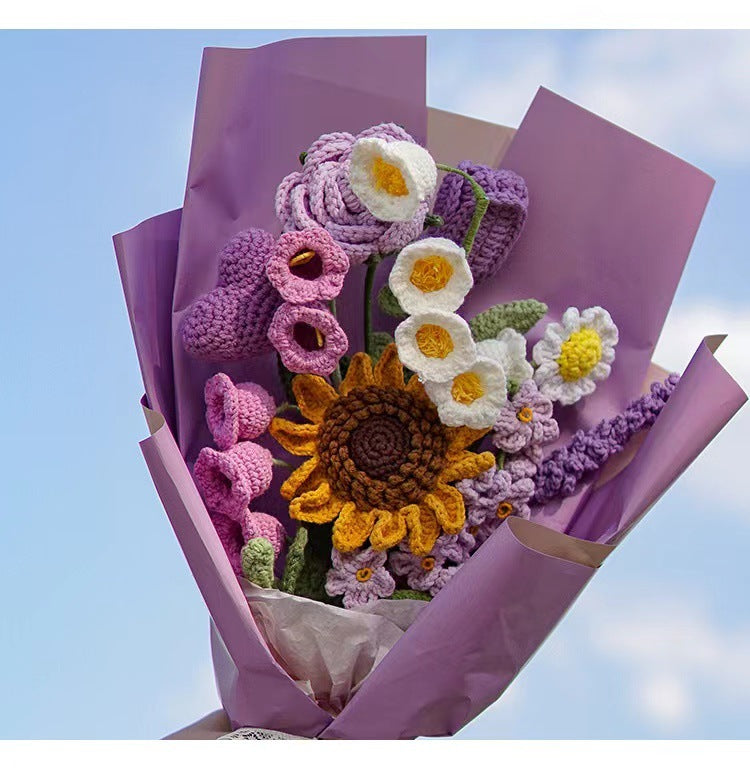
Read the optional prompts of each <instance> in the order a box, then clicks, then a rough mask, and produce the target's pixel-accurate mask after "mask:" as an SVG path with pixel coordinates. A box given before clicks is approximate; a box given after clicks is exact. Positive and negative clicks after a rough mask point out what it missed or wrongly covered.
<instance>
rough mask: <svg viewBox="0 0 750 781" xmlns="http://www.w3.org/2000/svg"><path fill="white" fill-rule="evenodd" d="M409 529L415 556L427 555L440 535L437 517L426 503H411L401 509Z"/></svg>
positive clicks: (410, 543) (400, 512)
mask: <svg viewBox="0 0 750 781" xmlns="http://www.w3.org/2000/svg"><path fill="white" fill-rule="evenodd" d="M399 515H401V516H402V517H403V518H404V521H405V522H406V527H407V528H408V530H409V547H410V548H411V552H412V553H413V554H414V555H415V556H426V555H427V554H428V553H429V552H430V551H431V550H432V548H433V546H434V545H435V542H436V541H437V538H438V537H439V536H440V526H439V525H438V521H437V517H436V516H435V513H434V512H432V510H431V509H430V508H429V507H427V506H426V505H422V506H418V505H416V504H410V505H409V506H408V507H403V508H402V509H401V510H399Z"/></svg>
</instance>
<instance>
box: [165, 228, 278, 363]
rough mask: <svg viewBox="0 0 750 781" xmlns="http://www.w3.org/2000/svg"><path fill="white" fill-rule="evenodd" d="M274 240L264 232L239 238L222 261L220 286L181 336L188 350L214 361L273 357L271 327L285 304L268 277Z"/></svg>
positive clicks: (196, 307)
mask: <svg viewBox="0 0 750 781" xmlns="http://www.w3.org/2000/svg"><path fill="white" fill-rule="evenodd" d="M273 247H274V238H273V236H271V234H270V233H267V232H266V231H264V230H261V229H260V228H251V229H250V230H248V231H243V232H242V233H238V234H237V235H236V236H235V237H234V238H232V240H231V241H230V242H229V243H228V244H227V245H226V246H225V247H224V249H223V250H222V251H221V254H220V255H219V280H218V283H217V286H216V287H215V288H214V289H213V290H212V291H211V292H209V293H206V294H205V295H203V296H201V297H200V298H199V299H197V300H196V301H195V302H194V303H193V305H192V306H191V307H190V309H189V310H188V311H187V314H186V315H185V318H184V320H183V321H182V324H181V327H180V331H181V336H182V343H183V345H184V347H185V350H186V351H187V352H189V353H190V354H191V355H195V356H197V357H199V358H204V359H206V360H211V361H235V360H240V359H245V358H252V357H254V356H256V355H263V354H264V353H268V352H271V349H272V347H271V343H270V342H269V341H268V336H267V333H268V326H269V324H270V322H271V318H272V317H273V313H274V312H275V311H276V308H277V307H278V306H279V304H280V303H281V298H280V296H279V294H278V293H277V292H276V291H275V290H274V288H273V286H272V285H271V283H270V281H269V280H268V277H267V276H266V272H265V269H266V263H267V261H268V257H269V255H270V254H271V252H272V250H273Z"/></svg>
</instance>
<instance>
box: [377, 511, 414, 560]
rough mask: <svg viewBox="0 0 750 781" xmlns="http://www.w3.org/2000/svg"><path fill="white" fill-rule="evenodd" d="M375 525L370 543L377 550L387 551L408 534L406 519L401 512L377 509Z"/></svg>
mask: <svg viewBox="0 0 750 781" xmlns="http://www.w3.org/2000/svg"><path fill="white" fill-rule="evenodd" d="M374 512H375V513H376V515H375V517H376V520H375V526H374V527H373V530H372V534H371V535H370V544H371V545H372V547H373V548H374V549H375V550H379V551H385V550H388V549H389V548H393V547H395V546H396V545H398V544H399V543H400V542H401V540H403V539H404V537H405V536H406V519H405V518H404V516H403V515H402V514H401V513H399V512H395V513H392V512H389V511H388V510H375V511H374Z"/></svg>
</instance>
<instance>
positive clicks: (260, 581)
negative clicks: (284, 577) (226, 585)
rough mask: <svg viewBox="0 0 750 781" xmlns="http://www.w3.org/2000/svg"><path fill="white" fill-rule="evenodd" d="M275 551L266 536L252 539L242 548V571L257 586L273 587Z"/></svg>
mask: <svg viewBox="0 0 750 781" xmlns="http://www.w3.org/2000/svg"><path fill="white" fill-rule="evenodd" d="M273 562H274V552H273V546H272V545H271V543H270V542H269V541H268V540H267V539H265V537H256V538H255V539H253V540H250V541H249V542H248V543H247V544H246V545H245V547H244V548H243V549H242V573H243V574H244V576H245V577H246V578H247V579H248V580H249V581H250V582H251V583H255V585H256V586H260V587H261V588H272V587H273Z"/></svg>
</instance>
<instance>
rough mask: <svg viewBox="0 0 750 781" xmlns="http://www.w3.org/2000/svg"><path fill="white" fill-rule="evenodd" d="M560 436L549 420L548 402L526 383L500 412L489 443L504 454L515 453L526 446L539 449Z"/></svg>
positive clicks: (557, 429) (553, 422) (533, 383)
mask: <svg viewBox="0 0 750 781" xmlns="http://www.w3.org/2000/svg"><path fill="white" fill-rule="evenodd" d="M558 436H560V429H559V428H558V425H557V421H556V420H555V419H554V418H553V417H552V402H551V401H550V399H548V398H547V397H546V396H545V395H544V394H543V393H541V392H540V390H539V389H538V388H537V386H536V383H535V382H534V381H533V380H526V382H524V383H523V384H522V385H521V387H520V388H519V389H518V392H517V393H516V395H515V396H513V398H512V399H511V400H510V401H509V402H508V403H507V404H506V405H505V406H504V407H503V408H502V409H501V410H500V413H499V415H498V418H497V421H496V423H495V434H494V436H493V437H492V442H493V444H494V445H495V447H497V448H499V449H500V450H504V451H505V452H506V453H519V452H520V451H522V450H524V449H525V448H527V447H529V446H534V445H535V446H539V447H540V446H542V445H544V444H546V443H547V442H552V441H553V440H555V439H557V437H558Z"/></svg>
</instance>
